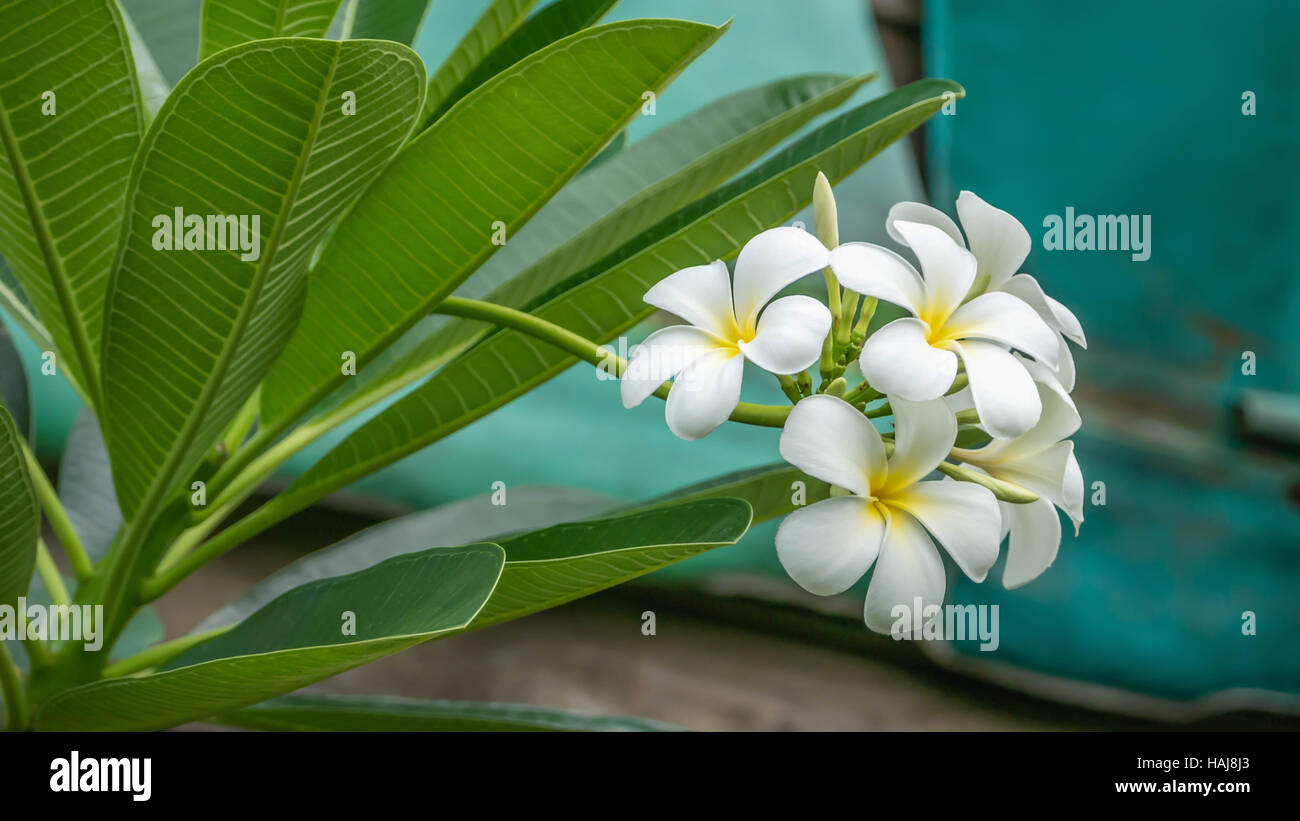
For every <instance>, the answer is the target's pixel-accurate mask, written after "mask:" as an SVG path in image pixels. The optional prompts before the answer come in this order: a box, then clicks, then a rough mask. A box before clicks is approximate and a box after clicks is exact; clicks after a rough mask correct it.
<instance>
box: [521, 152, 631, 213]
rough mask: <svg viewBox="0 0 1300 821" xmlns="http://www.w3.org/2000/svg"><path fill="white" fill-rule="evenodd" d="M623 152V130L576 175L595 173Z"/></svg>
mask: <svg viewBox="0 0 1300 821" xmlns="http://www.w3.org/2000/svg"><path fill="white" fill-rule="evenodd" d="M625 150H627V130H626V129H624V130H623V131H620V132H618V136H617V137H615V138H614V139H612V140H610V141H609V145H607V146H605V147H604V148H602V149H600V153H599V154H597V155H596V156H594V157H592V158H591V162H589V163H587V164H586V166H584V167H583V169H582V170H581V171H579V172H578V174H579V175H581V174H586V173H588V172H589V171H595V170H596V169H597V168H599V167H601V166H602V165H604V164H605V163H606V162H607V161H608V160H612V159H614V158H615V157H617V156H618V155H619V154H622V153H623V152H624V151H625ZM568 190H569V189H568V188H567V187H566V188H565V189H564V191H568ZM564 191H561V192H560V194H563V193H564ZM556 197H557V198H558V197H559V194H557V195H556ZM551 202H555V200H554V199H552V200H551ZM550 204H551V203H547V206H548V207H549V206H550ZM541 216H542V215H541V213H540V212H539V213H538V215H537V216H536V217H534V218H533V219H534V220H537V219H541ZM529 224H530V225H531V224H532V223H531V222H530V223H529Z"/></svg>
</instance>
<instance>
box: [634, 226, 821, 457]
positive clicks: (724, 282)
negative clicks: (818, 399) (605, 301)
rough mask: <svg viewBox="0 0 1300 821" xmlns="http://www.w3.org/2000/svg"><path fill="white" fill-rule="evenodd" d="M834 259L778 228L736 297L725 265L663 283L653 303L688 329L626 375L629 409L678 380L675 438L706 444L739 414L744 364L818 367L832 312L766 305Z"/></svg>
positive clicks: (765, 239)
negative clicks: (706, 439) (705, 438)
mask: <svg viewBox="0 0 1300 821" xmlns="http://www.w3.org/2000/svg"><path fill="white" fill-rule="evenodd" d="M828 254H829V252H828V251H827V250H826V246H824V245H822V244H821V242H820V241H818V239H817V238H816V237H814V236H813V235H812V234H809V233H808V232H807V231H804V230H803V229H801V228H792V227H788V226H787V227H781V228H772V229H770V230H768V231H764V232H763V233H761V234H759V235H758V236H756V237H754V238H753V239H751V240H750V241H749V242H747V243H745V247H744V248H742V249H741V250H740V255H739V256H738V257H737V258H736V282H735V288H734V297H733V288H732V284H731V280H730V278H729V277H728V276H727V266H726V264H725V263H723V262H722V261H721V260H716V261H714V262H713V263H711V264H709V265H697V266H694V267H691V268H685V269H683V270H681V271H677V272H676V273H674V274H671V275H669V276H667V277H665V278H664V279H662V280H660V281H659V282H658V283H656V284H655V285H654V286H653V287H651V288H650V290H649V291H647V292H646V295H645V301H646V302H647V303H649V304H651V305H654V306H655V307H656V308H662V309H663V310H665V311H668V312H669V313H673V314H676V315H678V316H680V317H681V318H682V319H685V320H686V321H687V322H689V323H690V324H689V325H673V326H672V327H669V328H663V329H661V330H658V331H655V332H654V333H652V334H650V336H649V337H647V338H646V341H645V342H644V343H643V344H642V345H641V346H640V347H639V350H637V351H636V352H635V353H634V354H633V356H632V361H631V362H630V363H628V367H627V371H626V372H625V373H624V374H623V382H622V385H621V391H622V394H623V406H624V407H626V408H633V407H636V406H637V405H639V404H641V403H642V402H644V401H645V400H646V397H648V396H650V394H652V393H654V392H655V390H656V389H657V388H658V387H659V386H660V385H662V384H663V383H664V382H665V381H666V380H668V379H672V378H674V377H676V378H675V379H674V381H673V386H672V388H671V389H670V390H669V392H668V403H667V408H666V410H665V416H666V418H667V420H668V429H669V430H671V431H672V432H673V433H675V434H677V435H678V436H680V437H681V438H682V439H699V438H700V437H702V436H705V435H707V434H708V433H710V432H711V431H713V430H714V429H715V428H717V427H718V426H719V425H721V424H722V423H723V422H724V421H726V419H727V417H728V416H730V415H731V412H732V411H733V410H735V409H736V405H737V404H738V403H739V402H740V382H741V376H742V374H743V372H744V363H745V360H746V359H748V360H749V361H750V362H753V363H754V364H755V365H757V366H758V367H760V368H762V369H763V370H766V371H770V372H771V373H775V374H792V373H798V372H799V371H802V370H804V369H805V368H807V367H808V366H809V365H811V364H812V363H814V362H816V361H817V359H818V358H819V357H820V356H821V349H822V341H823V340H824V339H825V337H826V334H827V333H828V332H829V331H830V327H831V314H830V311H829V310H828V309H827V308H826V306H825V305H823V304H822V303H820V302H818V301H817V300H815V299H813V298H812V297H807V296H787V297H783V298H781V299H778V300H776V301H775V302H772V304H771V305H768V304H767V303H768V301H769V300H771V299H772V297H774V296H776V294H777V292H779V291H780V290H781V289H782V288H784V287H786V286H787V285H789V284H790V283H792V282H794V281H795V280H797V279H799V278H800V277H803V276H805V275H807V274H810V273H812V272H813V271H816V270H818V269H820V268H824V267H826V258H827V256H828ZM765 305H766V306H767V308H766V310H764V306H765Z"/></svg>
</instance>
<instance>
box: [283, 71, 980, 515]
mask: <svg viewBox="0 0 1300 821" xmlns="http://www.w3.org/2000/svg"><path fill="white" fill-rule="evenodd" d="M949 94H955V95H957V96H961V94H962V89H961V87H960V86H958V85H956V84H955V83H952V82H949V81H946V80H922V81H920V82H916V83H912V84H911V85H908V86H905V87H904V88H900V89H898V90H896V91H892V92H890V93H889V94H886V95H884V96H883V97H880V98H878V99H876V100H873V101H871V102H869V103H866V104H865V105H863V106H861V107H859V108H857V109H854V110H853V111H850V112H848V113H846V114H844V115H842V116H840V117H838V118H836V119H835V120H833V121H831V122H830V123H827V124H826V125H825V126H823V127H821V128H819V129H818V130H816V131H814V132H813V133H812V134H809V135H808V136H807V137H805V138H803V139H801V140H799V141H797V142H796V143H795V144H794V145H792V146H791V147H789V148H788V149H786V150H785V151H782V152H781V153H779V154H777V155H776V156H774V157H773V158H771V159H770V160H768V161H767V162H765V163H763V164H762V165H760V166H759V167H758V168H756V169H754V170H753V171H752V172H750V173H748V174H746V175H744V176H743V177H741V178H739V179H737V180H735V181H734V182H732V183H728V184H727V185H725V186H723V187H722V188H719V189H718V190H716V191H714V192H713V193H711V194H709V195H707V196H705V197H704V198H703V199H701V200H699V201H698V202H696V203H694V204H692V205H690V206H688V207H687V208H685V209H683V210H682V211H679V212H678V213H677V214H675V215H673V216H672V217H670V218H668V219H666V220H664V221H663V222H661V223H659V224H658V225H656V226H655V227H653V228H651V229H650V230H648V231H646V232H644V233H642V234H641V235H639V236H638V237H637V238H635V239H634V240H632V241H631V242H629V243H626V244H625V245H624V246H623V247H622V248H620V249H619V250H618V251H617V252H616V253H615V254H613V255H611V256H610V257H609V258H607V259H605V260H602V261H600V262H598V263H597V264H595V265H592V266H591V267H590V268H588V269H586V270H585V271H582V272H580V273H579V274H577V275H575V276H573V277H571V278H570V279H569V280H568V281H566V282H563V283H560V284H559V285H557V286H556V287H555V288H554V289H553V290H552V292H551V293H548V294H544V295H542V296H541V297H539V298H538V299H537V300H535V301H534V304H533V305H530V306H526V307H528V308H530V310H531V312H532V313H534V314H535V315H536V316H538V317H541V318H542V319H545V320H548V321H550V322H553V323H556V324H558V325H561V326H563V327H565V328H568V329H570V330H572V331H574V332H576V333H578V334H580V335H582V336H584V337H586V338H588V339H592V340H596V341H598V342H606V341H608V340H611V339H613V338H614V337H616V336H618V334H620V333H623V332H625V331H627V330H628V329H630V328H631V327H633V326H634V325H636V324H637V323H638V322H640V321H641V320H642V319H644V318H646V317H647V316H649V315H650V314H651V313H652V312H653V311H654V309H653V308H651V307H650V306H647V305H645V304H644V303H643V302H642V297H643V296H644V294H645V292H646V291H647V290H648V289H649V288H650V286H652V285H653V284H654V283H656V282H658V281H659V280H660V279H662V278H663V277H665V276H667V275H668V274H670V273H672V272H673V271H676V270H680V269H682V268H686V267H688V266H691V265H699V264H702V263H704V262H706V261H708V260H709V259H712V258H725V257H728V256H731V255H733V254H735V253H736V252H737V251H738V250H739V249H740V247H741V246H742V245H743V244H744V243H745V241H746V240H747V239H749V238H750V237H751V236H753V235H755V234H757V233H759V232H760V231H762V230H764V229H766V228H769V227H771V226H773V225H776V224H779V223H780V222H782V221H783V220H786V219H788V218H789V217H791V216H792V215H794V214H795V213H797V212H798V211H799V209H800V208H802V207H803V206H805V205H807V203H808V202H809V200H811V198H812V188H813V180H814V179H815V178H816V174H817V172H818V170H821V171H823V172H825V173H826V176H827V177H828V178H829V179H830V180H831V181H832V182H835V181H838V180H841V179H843V178H844V177H845V176H847V175H848V174H849V173H851V172H852V171H853V170H854V169H856V168H857V167H858V166H860V165H862V164H863V163H865V162H866V161H867V160H868V159H870V158H871V157H873V156H875V155H876V154H878V153H879V152H880V151H882V150H884V148H885V147H886V146H887V145H889V144H890V143H892V142H893V141H894V140H896V139H898V138H899V137H901V136H902V135H904V134H906V133H907V132H908V131H911V130H912V129H913V128H915V127H916V126H917V125H919V124H920V123H922V122H924V121H925V119H926V118H927V117H929V116H930V115H932V114H934V113H935V112H936V111H938V110H939V108H940V107H941V106H942V105H943V104H944V102H946V100H947V99H949V98H948V97H947V96H946V95H949ZM574 361H575V358H574V357H573V356H571V355H569V354H568V353H566V352H564V351H561V350H559V349H558V348H555V347H552V346H549V345H547V344H545V343H543V342H540V341H538V340H536V339H534V338H532V337H529V336H526V335H524V334H522V333H519V332H515V331H500V332H497V333H495V334H493V335H492V336H490V337H488V338H487V339H485V340H484V341H483V342H481V343H479V344H478V345H476V346H475V347H473V348H471V349H469V350H468V351H466V352H465V353H464V354H462V355H461V356H460V357H459V358H457V359H456V360H454V361H453V362H451V363H450V364H448V365H447V366H446V367H444V368H443V369H442V370H441V371H439V372H438V373H437V374H436V375H434V377H433V378H431V379H430V380H429V381H427V382H425V383H424V384H423V385H421V386H420V387H418V388H417V389H415V390H414V391H412V392H411V393H410V394H408V395H407V396H405V397H403V398H402V399H401V400H400V401H398V402H396V403H394V404H393V405H392V406H391V407H389V408H388V409H386V410H385V411H384V412H383V413H381V414H379V415H378V416H376V417H375V418H374V419H371V420H370V421H369V422H367V423H366V424H365V425H363V426H362V427H361V428H359V429H358V430H356V431H355V432H354V433H352V434H351V435H350V436H349V437H348V438H346V439H344V440H343V441H342V442H340V443H339V444H338V445H337V446H335V447H334V449H333V450H331V451H330V452H329V453H327V454H326V455H325V456H324V457H322V458H321V460H320V461H319V462H317V463H316V464H315V465H313V466H312V467H311V468H310V469H309V470H308V471H307V472H306V473H304V474H303V475H302V476H300V477H298V479H297V480H296V481H295V482H294V483H293V484H292V485H291V486H290V487H289V488H288V489H287V490H286V491H285V492H284V494H283V495H282V496H280V497H279V498H278V503H279V505H280V510H281V511H284V510H301V509H302V508H303V507H306V506H307V505H308V504H310V503H311V502H313V501H315V500H316V499H319V498H322V497H323V496H325V495H326V494H328V493H331V492H333V491H334V490H337V489H339V488H341V487H344V486H346V485H348V484H351V483H352V482H354V481H356V480H357V479H360V478H362V477H363V476H366V475H369V474H370V473H372V472H374V471H375V470H378V469H379V468H382V467H384V466H386V465H389V464H392V463H393V462H395V461H397V460H398V459H401V458H403V457H404V456H407V455H409V454H411V453H414V452H416V451H418V450H420V449H421V448H423V447H425V446H427V445H429V444H431V443H433V442H436V441H438V440H439V439H441V438H442V437H444V436H446V435H447V434H449V433H451V432H453V431H456V430H459V429H460V428H462V427H464V426H465V425H467V424H469V423H470V422H473V421H474V420H475V419H478V418H481V417H482V416H484V415H486V414H488V413H490V412H491V411H493V410H495V409H496V408H499V407H501V406H502V405H504V404H506V403H507V402H510V401H511V400H513V399H515V398H517V397H519V396H521V395H523V394H524V393H527V392H528V391H529V390H532V389H533V388H535V387H537V386H538V385H540V384H542V383H543V382H545V381H546V380H548V379H550V378H551V377H553V376H555V375H556V374H558V373H560V372H561V371H563V370H564V369H565V368H567V367H569V366H570V365H572V364H573V363H574ZM612 385H613V383H612V382H611V386H612ZM611 389H612V390H617V388H616V387H612V388H611Z"/></svg>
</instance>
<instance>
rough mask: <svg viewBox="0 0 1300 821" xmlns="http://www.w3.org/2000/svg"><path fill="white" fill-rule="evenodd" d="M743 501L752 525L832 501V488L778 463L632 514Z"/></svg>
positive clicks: (690, 489) (707, 483)
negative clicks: (709, 501) (707, 501)
mask: <svg viewBox="0 0 1300 821" xmlns="http://www.w3.org/2000/svg"><path fill="white" fill-rule="evenodd" d="M724 498H729V499H743V500H745V501H746V502H748V503H749V506H750V507H751V508H753V510H754V521H753V524H761V523H763V522H766V521H769V520H771V519H775V518H777V517H778V516H784V515H785V514H787V513H790V512H792V511H794V510H795V509H796V508H798V507H802V506H804V505H810V504H812V503H813V502H820V501H822V500H823V499H827V498H830V485H829V484H827V483H826V482H823V481H822V480H820V479H815V478H813V477H811V476H809V475H807V474H806V473H804V472H803V471H801V470H799V469H798V468H794V467H791V466H790V465H787V464H785V463H781V462H778V463H777V464H774V465H765V466H763V467H757V468H748V469H746V470H738V471H735V472H733V473H728V474H724V475H722V476H718V477H715V478H713V479H708V480H706V481H703V482H700V483H698V484H694V485H690V486H688V487H684V488H680V489H678V490H675V491H673V492H672V493H669V494H666V495H664V496H661V497H659V498H658V499H654V500H652V501H650V502H647V503H645V504H642V505H637V506H635V507H634V508H632V510H649V509H652V508H657V507H664V506H672V505H679V504H683V503H685V502H695V501H701V500H704V499H724Z"/></svg>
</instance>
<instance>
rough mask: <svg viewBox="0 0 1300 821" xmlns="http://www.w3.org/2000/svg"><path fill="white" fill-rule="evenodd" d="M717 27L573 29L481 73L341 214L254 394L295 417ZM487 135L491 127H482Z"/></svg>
mask: <svg viewBox="0 0 1300 821" xmlns="http://www.w3.org/2000/svg"><path fill="white" fill-rule="evenodd" d="M723 31H724V29H722V28H717V27H714V26H706V25H702V24H699V23H689V22H684V21H678V20H633V21H628V22H623V23H610V24H608V25H603V26H598V27H596V28H592V29H587V30H585V31H582V32H579V33H578V34H575V35H573V36H571V37H567V38H565V39H563V40H561V41H559V42H557V43H553V44H552V45H550V46H548V47H546V48H544V49H542V50H541V51H539V52H537V53H535V54H533V55H531V56H529V57H527V58H525V59H524V60H522V61H521V62H519V63H517V64H516V65H515V66H513V67H512V68H510V69H508V70H506V71H504V72H502V73H501V74H498V75H497V76H495V77H493V78H492V79H491V80H489V81H488V82H486V83H484V84H483V85H482V86H480V87H479V88H478V89H476V90H475V91H474V92H473V93H472V94H470V95H469V96H468V97H466V98H465V99H464V101H462V102H461V104H459V105H457V106H455V107H454V108H453V109H452V111H451V112H449V113H448V114H447V116H445V117H443V118H442V119H441V120H439V121H438V122H437V123H435V124H434V125H433V127H431V128H429V129H428V130H426V131H425V132H424V133H423V134H421V135H420V136H419V137H416V138H415V139H414V140H412V141H411V142H410V143H409V144H408V145H407V146H406V148H405V149H403V151H402V153H401V154H400V155H398V157H397V159H396V161H395V162H393V164H392V165H391V166H390V167H389V168H388V170H387V172H386V173H385V174H384V175H383V176H382V177H381V178H380V179H379V180H378V181H376V183H375V184H374V185H373V186H371V188H370V189H369V190H368V191H367V192H366V195H365V196H364V197H362V199H361V200H360V201H359V202H358V203H357V205H356V207H355V208H354V209H352V211H351V212H350V213H349V214H348V215H347V217H346V218H345V219H344V220H343V221H342V223H341V224H340V225H339V227H338V230H337V231H336V232H335V233H334V235H333V237H332V238H331V239H330V242H329V244H328V245H327V246H326V248H325V250H324V252H323V254H322V256H321V259H320V262H319V264H318V265H317V266H316V268H315V269H314V270H313V272H312V287H311V292H310V296H309V298H308V300H307V305H306V307H305V308H304V310H303V316H302V321H301V323H300V324H299V326H298V330H297V332H296V333H295V334H294V337H293V339H292V340H291V341H290V343H289V345H288V347H287V348H286V349H285V351H284V354H283V355H282V356H281V357H280V358H279V359H278V360H277V361H276V363H275V365H274V367H273V368H272V370H271V373H270V374H269V375H268V377H267V380H266V384H265V386H264V388H263V392H262V412H263V420H264V422H267V423H274V422H276V421H279V420H281V419H284V418H294V417H295V415H296V414H297V413H298V412H299V411H304V410H306V409H308V408H310V407H312V406H313V405H315V404H316V403H317V402H319V401H320V400H321V399H322V398H323V397H324V396H325V395H327V394H328V393H329V392H330V391H331V390H332V389H333V388H334V387H336V386H337V385H338V384H339V383H340V382H341V381H343V380H346V379H347V376H345V375H343V374H342V373H341V368H340V367H339V363H340V357H342V356H343V355H345V353H346V352H352V353H353V354H355V356H356V363H357V365H358V367H364V366H365V364H366V363H367V362H368V361H369V358H370V356H371V354H372V353H374V352H377V351H382V350H383V349H384V348H385V347H387V345H388V344H389V343H391V342H392V341H393V340H395V339H397V338H398V337H399V336H401V335H402V334H403V333H404V332H405V331H406V330H407V329H409V328H410V327H411V326H412V325H414V324H415V323H416V322H417V321H418V320H419V319H420V318H421V317H422V316H424V315H425V314H426V313H427V312H428V310H429V308H430V307H431V306H433V305H435V304H437V302H438V301H439V300H441V299H442V298H443V297H445V296H447V295H448V294H450V293H451V291H452V290H453V289H454V288H455V287H456V286H457V285H459V284H460V283H461V282H462V281H463V280H464V279H465V278H466V277H467V276H469V275H470V274H471V273H472V272H473V271H474V270H475V269H476V268H478V267H479V266H480V265H481V264H482V263H483V262H484V261H485V260H486V259H487V258H488V257H489V256H491V254H492V253H493V252H494V251H495V250H497V248H498V244H494V243H493V236H494V234H498V233H499V230H502V229H503V230H504V231H505V232H506V236H507V237H508V236H509V235H510V234H511V232H513V231H515V230H516V229H518V228H519V227H520V226H521V225H522V224H523V223H524V222H526V221H527V220H528V218H529V217H531V216H532V215H533V214H534V213H535V212H536V211H537V209H538V208H540V207H541V206H542V204H543V203H545V202H546V201H547V200H548V199H550V198H551V196H552V195H554V194H555V192H556V191H557V190H559V188H560V187H561V186H563V185H564V183H566V182H567V181H568V180H569V179H570V178H572V177H573V175H574V174H576V173H577V172H578V171H579V170H581V169H582V167H583V166H585V165H586V164H587V162H588V161H589V160H591V158H592V157H594V156H595V155H596V153H597V152H599V151H600V149H601V148H603V147H604V146H605V145H606V144H607V143H608V142H609V141H610V140H611V139H613V137H614V135H615V134H617V133H618V132H619V131H621V130H623V128H624V127H625V126H626V125H627V124H628V123H629V122H630V121H631V120H632V118H633V117H635V116H636V115H637V112H638V111H639V110H640V103H641V94H642V93H643V91H645V90H647V89H649V90H657V89H661V88H663V87H664V86H665V85H666V84H667V83H668V82H669V81H671V80H672V79H673V78H674V77H675V76H676V75H677V74H678V72H680V71H681V70H682V69H683V68H684V67H685V66H686V65H687V64H688V63H689V62H690V61H691V60H693V59H695V57H696V56H698V55H699V54H700V53H701V52H703V51H704V50H705V49H706V48H708V47H709V46H710V45H711V44H712V43H713V42H714V41H715V40H716V39H717V38H718V37H719V36H721V34H722V32H723ZM488 135H491V136H488Z"/></svg>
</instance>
